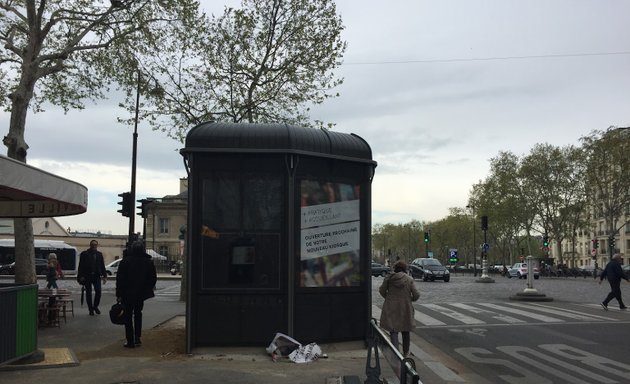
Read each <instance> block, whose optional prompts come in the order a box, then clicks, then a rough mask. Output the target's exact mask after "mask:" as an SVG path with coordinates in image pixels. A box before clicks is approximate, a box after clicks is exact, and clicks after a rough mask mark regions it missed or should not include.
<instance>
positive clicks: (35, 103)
mask: <svg viewBox="0 0 630 384" xmlns="http://www.w3.org/2000/svg"><path fill="white" fill-rule="evenodd" d="M199 20H200V19H199V17H198V3H197V2H196V1H193V0H162V1H153V0H135V1H132V0H116V1H114V0H111V2H94V1H88V0H72V1H70V0H55V1H51V0H48V1H46V0H40V1H35V0H24V1H14V0H0V106H1V107H4V108H5V109H6V110H7V111H10V113H11V115H10V122H9V130H8V133H7V134H6V136H4V138H3V143H4V145H5V146H6V147H7V154H8V156H9V157H11V158H13V159H16V160H19V161H22V162H26V158H27V151H28V144H27V143H26V141H25V139H24V132H25V128H26V119H27V115H28V111H29V110H30V111H35V112H42V111H43V106H44V105H46V104H48V105H55V106H61V107H62V108H63V109H64V110H66V111H67V110H69V109H73V108H83V101H84V100H97V99H102V98H105V97H106V95H107V93H108V92H109V91H110V87H112V86H114V87H116V86H118V87H121V88H123V89H126V90H127V91H128V92H131V91H130V90H132V89H133V90H135V85H136V76H135V73H136V72H137V70H138V68H139V67H141V66H142V64H141V62H140V59H141V58H143V57H149V56H151V55H162V56H166V55H168V54H169V51H166V50H162V49H160V48H161V47H162V46H163V45H164V42H165V41H168V40H169V39H178V41H181V38H182V35H181V34H179V33H178V32H180V31H184V30H185V28H176V29H174V28H173V26H174V25H177V24H181V25H185V26H187V28H190V30H193V31H197V30H199V29H200V25H201V24H199ZM86 134H87V133H86ZM15 240H16V255H15V259H16V260H15V261H16V263H15V264H16V277H15V280H16V282H20V283H32V282H35V281H36V276H35V265H34V249H33V227H32V224H31V220H30V219H15Z"/></svg>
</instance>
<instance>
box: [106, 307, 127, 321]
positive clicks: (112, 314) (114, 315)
mask: <svg viewBox="0 0 630 384" xmlns="http://www.w3.org/2000/svg"><path fill="white" fill-rule="evenodd" d="M109 319H110V320H111V321H112V324H118V325H123V324H125V307H124V306H123V305H122V304H120V303H115V304H114V305H112V308H111V309H110V310H109Z"/></svg>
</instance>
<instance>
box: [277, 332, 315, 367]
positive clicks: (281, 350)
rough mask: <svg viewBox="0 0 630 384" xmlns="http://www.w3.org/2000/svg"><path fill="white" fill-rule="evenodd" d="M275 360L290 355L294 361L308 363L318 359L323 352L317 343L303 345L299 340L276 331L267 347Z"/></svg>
mask: <svg viewBox="0 0 630 384" xmlns="http://www.w3.org/2000/svg"><path fill="white" fill-rule="evenodd" d="M266 351H267V353H269V354H270V355H271V359H272V360H273V361H276V360H278V358H280V357H281V356H285V357H286V356H288V357H289V360H291V361H293V362H294V363H308V362H311V361H315V360H317V358H318V357H319V356H321V354H322V350H321V348H320V347H319V346H318V345H317V344H316V343H310V344H308V345H302V344H301V343H300V342H299V341H297V340H295V339H294V338H292V337H291V336H287V335H285V334H284V333H280V332H278V333H276V335H275V336H274V338H273V340H272V341H271V344H269V346H268V347H267V348H266Z"/></svg>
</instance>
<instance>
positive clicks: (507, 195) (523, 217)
mask: <svg viewBox="0 0 630 384" xmlns="http://www.w3.org/2000/svg"><path fill="white" fill-rule="evenodd" d="M472 200H473V201H474V202H475V203H474V204H475V206H476V208H477V211H478V212H480V214H483V215H487V216H488V217H489V222H490V225H489V226H488V231H487V234H488V235H489V236H490V239H491V242H492V244H493V248H491V251H490V253H491V254H492V255H493V256H494V257H495V261H497V262H500V263H501V264H511V263H512V262H513V261H514V260H515V259H514V250H515V249H517V248H519V242H520V241H521V239H527V238H528V236H524V237H523V236H521V234H522V233H523V232H524V233H525V234H528V233H529V230H530V228H531V225H532V224H531V223H532V222H533V218H534V215H535V213H534V212H533V210H531V209H528V208H529V207H530V206H531V199H529V198H528V196H527V195H526V194H525V193H524V190H523V181H522V180H521V178H520V159H519V158H518V157H517V156H516V155H514V154H513V153H511V152H499V154H498V155H497V156H496V157H494V158H492V159H491V160H490V175H489V176H488V177H487V178H486V179H485V180H484V181H483V182H482V183H480V184H478V185H477V186H476V187H475V188H474V189H473V193H472ZM530 251H531V250H530ZM530 254H531V252H530Z"/></svg>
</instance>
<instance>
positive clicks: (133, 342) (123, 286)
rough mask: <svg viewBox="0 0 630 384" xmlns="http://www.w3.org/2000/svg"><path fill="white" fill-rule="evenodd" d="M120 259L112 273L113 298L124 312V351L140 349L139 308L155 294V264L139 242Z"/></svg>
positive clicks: (140, 324)
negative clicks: (114, 277) (116, 299)
mask: <svg viewBox="0 0 630 384" xmlns="http://www.w3.org/2000/svg"><path fill="white" fill-rule="evenodd" d="M127 251H128V252H127V255H125V256H124V257H123V259H122V260H121V262H120V265H119V266H118V272H117V273H116V297H117V298H118V301H119V302H120V303H122V305H123V306H124V309H125V313H124V316H125V338H126V339H127V342H126V343H125V344H124V346H125V347H126V348H134V347H137V346H140V344H141V341H140V336H141V335H142V309H143V308H144V301H145V300H146V299H149V298H151V297H153V296H155V294H154V293H153V289H154V288H155V283H156V282H157V274H156V272H155V265H153V261H152V260H151V256H149V255H148V254H147V253H146V251H145V249H144V244H143V243H142V241H134V242H133V244H131V247H129V249H128V250H127Z"/></svg>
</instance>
